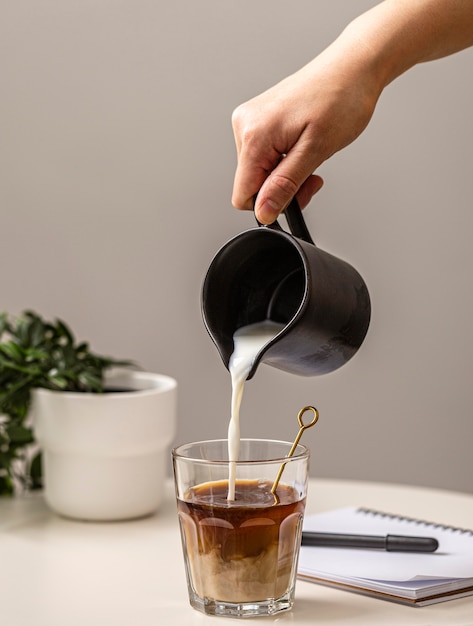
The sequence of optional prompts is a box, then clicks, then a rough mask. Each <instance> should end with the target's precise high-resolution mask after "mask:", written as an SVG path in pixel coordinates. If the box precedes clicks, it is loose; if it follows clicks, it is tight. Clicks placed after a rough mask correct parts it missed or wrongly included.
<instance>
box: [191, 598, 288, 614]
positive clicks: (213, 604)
mask: <svg viewBox="0 0 473 626" xmlns="http://www.w3.org/2000/svg"><path fill="white" fill-rule="evenodd" d="M189 600H190V603H191V606H192V607H193V608H194V609H196V610H197V611H200V612H201V613H205V614H206V615H220V616H223V617H258V616H261V617H262V616H265V615H275V614H276V613H280V612H281V611H290V610H291V609H292V606H293V604H294V599H293V597H292V594H287V595H285V596H283V597H282V598H278V599H277V600H276V599H269V600H261V601H258V602H237V603H233V602H220V601H218V600H210V599H209V598H205V599H202V598H199V597H198V596H197V595H195V594H194V593H191V595H190V597H189Z"/></svg>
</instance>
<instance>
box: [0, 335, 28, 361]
mask: <svg viewBox="0 0 473 626" xmlns="http://www.w3.org/2000/svg"><path fill="white" fill-rule="evenodd" d="M0 352H2V353H3V354H4V355H5V356H6V357H9V358H10V359H12V360H13V361H15V362H16V363H21V362H22V361H23V350H22V349H21V348H20V347H19V346H18V344H16V343H15V342H14V341H12V340H10V341H7V342H6V343H3V344H1V345H0Z"/></svg>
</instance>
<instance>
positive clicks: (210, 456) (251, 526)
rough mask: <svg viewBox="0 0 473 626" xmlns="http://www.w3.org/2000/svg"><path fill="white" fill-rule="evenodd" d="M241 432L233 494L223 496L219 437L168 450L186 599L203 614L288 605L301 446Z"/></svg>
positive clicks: (300, 511)
mask: <svg viewBox="0 0 473 626" xmlns="http://www.w3.org/2000/svg"><path fill="white" fill-rule="evenodd" d="M291 447H292V444H291V443H289V442H284V441H271V440H265V439H242V440H241V443H240V454H239V460H238V461H237V462H236V463H235V468H234V469H235V475H236V483H235V498H234V500H229V499H228V491H229V490H228V481H229V469H230V463H229V460H228V443H227V440H225V439H221V440H213V441H200V442H195V443H189V444H185V445H182V446H180V447H178V448H175V449H174V450H173V468H174V479H175V487H176V497H177V510H178V517H179V524H180V531H181V539H182V548H183V553H184V562H185V569H186V575H187V586H188V591H189V600H190V604H191V605H192V606H193V607H194V608H195V609H197V610H199V611H202V612H203V613H207V614H211V615H223V616H232V617H252V616H257V615H274V614H276V613H278V612H280V611H284V610H288V609H291V608H292V606H293V603H294V591H295V582H296V573H297V561H298V556H299V547H300V541H301V532H302V520H303V515H304V508H305V501H306V495H307V479H308V466H309V450H308V449H307V448H306V447H305V446H303V445H301V444H298V445H297V447H296V448H295V450H294V452H293V455H292V456H290V457H288V454H289V452H290V450H291Z"/></svg>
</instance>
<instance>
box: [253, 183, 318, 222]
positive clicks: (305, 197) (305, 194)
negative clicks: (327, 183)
mask: <svg viewBox="0 0 473 626" xmlns="http://www.w3.org/2000/svg"><path fill="white" fill-rule="evenodd" d="M323 184H324V181H323V179H322V178H321V177H320V176H318V175H317V174H312V175H310V176H309V178H307V180H306V181H304V183H303V184H302V185H301V187H300V189H299V190H298V191H297V193H293V194H292V195H291V196H289V200H288V201H287V202H285V203H284V206H283V208H282V209H281V205H280V204H279V205H277V206H275V205H274V204H273V200H272V199H271V197H269V198H268V197H266V196H265V195H264V193H265V191H264V190H263V195H262V194H261V192H260V194H258V197H257V199H256V203H255V216H256V219H257V220H258V221H259V222H260V223H261V224H272V223H273V222H274V221H275V220H276V219H277V218H278V217H279V215H280V214H281V213H282V212H283V211H284V209H285V208H286V206H287V205H288V204H289V203H290V201H291V200H292V198H293V197H294V196H297V201H298V203H299V206H300V207H301V209H303V208H304V207H306V206H307V205H308V204H309V202H310V201H311V199H312V197H313V196H314V195H315V194H316V193H317V192H318V191H319V190H320V189H321V188H322V186H323ZM261 195H262V197H261Z"/></svg>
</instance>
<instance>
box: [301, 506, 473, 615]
mask: <svg viewBox="0 0 473 626" xmlns="http://www.w3.org/2000/svg"><path fill="white" fill-rule="evenodd" d="M304 530H305V531H315V532H331V533H350V534H366V535H385V534H396V535H411V536H423V537H427V536H428V537H434V538H435V539H437V540H438V542H439V547H438V549H437V550H436V551H435V552H432V553H407V552H386V551H384V550H369V549H363V550H360V549H354V548H329V547H327V548H326V547H323V548H321V547H308V546H302V547H301V552H300V556H299V566H298V577H299V578H300V579H302V580H307V581H311V582H314V583H320V584H324V585H329V586H333V587H337V588H339V589H344V590H346V591H354V592H357V593H362V594H365V595H370V596H375V597H377V598H382V599H384V600H391V601H394V602H400V603H403V604H409V605H413V606H414V605H416V606H422V605H427V604H433V603H435V602H443V601H445V600H451V599H454V598H461V597H464V596H469V595H473V531H471V530H465V529H461V528H454V527H450V526H442V525H439V524H434V523H430V522H424V521H421V520H416V519H412V518H407V517H402V516H398V515H391V514H389V513H381V512H379V511H374V510H372V509H365V508H355V507H347V508H343V509H337V510H335V511H328V512H325V513H319V514H317V515H309V516H307V517H306V519H305V520H304Z"/></svg>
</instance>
